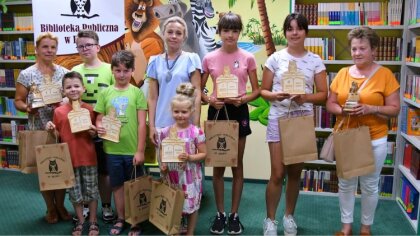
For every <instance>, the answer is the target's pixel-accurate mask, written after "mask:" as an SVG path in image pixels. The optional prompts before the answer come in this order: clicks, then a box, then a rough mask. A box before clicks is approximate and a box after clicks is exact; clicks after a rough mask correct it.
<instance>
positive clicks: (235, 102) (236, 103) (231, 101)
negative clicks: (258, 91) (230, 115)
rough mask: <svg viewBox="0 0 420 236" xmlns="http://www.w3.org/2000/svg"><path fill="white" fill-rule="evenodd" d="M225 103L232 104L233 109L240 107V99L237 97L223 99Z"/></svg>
mask: <svg viewBox="0 0 420 236" xmlns="http://www.w3.org/2000/svg"><path fill="white" fill-rule="evenodd" d="M225 103H228V104H232V105H234V106H235V107H239V106H241V105H242V98H241V97H237V98H225Z"/></svg>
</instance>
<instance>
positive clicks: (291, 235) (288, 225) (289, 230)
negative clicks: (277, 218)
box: [283, 215, 297, 236]
mask: <svg viewBox="0 0 420 236" xmlns="http://www.w3.org/2000/svg"><path fill="white" fill-rule="evenodd" d="M283 228H284V235H288V236H295V235H296V234H297V225H296V222H295V218H293V216H292V215H288V216H283Z"/></svg>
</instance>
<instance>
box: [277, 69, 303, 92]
mask: <svg viewBox="0 0 420 236" xmlns="http://www.w3.org/2000/svg"><path fill="white" fill-rule="evenodd" d="M281 83H282V84H281V86H282V88H283V90H282V91H283V92H284V93H288V94H305V85H306V83H305V75H304V74H303V73H302V72H300V71H298V70H297V65H296V62H295V61H289V70H288V71H287V72H285V73H284V74H283V78H282V81H281Z"/></svg>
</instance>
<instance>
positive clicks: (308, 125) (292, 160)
mask: <svg viewBox="0 0 420 236" xmlns="http://www.w3.org/2000/svg"><path fill="white" fill-rule="evenodd" d="M279 130H280V141H281V147H282V153H283V163H284V164H285V165H290V164H296V163H301V162H305V161H313V160H317V159H318V150H317V148H316V137H315V126H314V117H313V116H312V115H311V116H298V117H291V118H281V119H279Z"/></svg>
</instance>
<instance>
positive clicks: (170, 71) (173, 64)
mask: <svg viewBox="0 0 420 236" xmlns="http://www.w3.org/2000/svg"><path fill="white" fill-rule="evenodd" d="M181 54H182V51H181V53H179V54H178V56H176V58H175V60H174V62H173V63H172V66H169V59H168V53H167V52H165V60H166V68H167V69H168V73H167V74H166V82H169V81H170V80H171V79H172V69H173V68H174V66H175V64H176V62H177V61H178V58H179V56H181Z"/></svg>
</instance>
